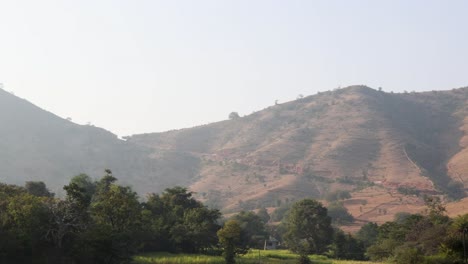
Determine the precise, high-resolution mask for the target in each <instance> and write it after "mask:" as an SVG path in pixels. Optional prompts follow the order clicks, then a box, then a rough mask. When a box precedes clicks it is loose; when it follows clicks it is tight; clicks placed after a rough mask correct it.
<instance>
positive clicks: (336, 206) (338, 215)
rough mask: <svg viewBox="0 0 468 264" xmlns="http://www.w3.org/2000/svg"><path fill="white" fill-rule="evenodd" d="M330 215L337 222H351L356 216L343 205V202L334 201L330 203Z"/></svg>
mask: <svg viewBox="0 0 468 264" xmlns="http://www.w3.org/2000/svg"><path fill="white" fill-rule="evenodd" d="M328 215H329V216H330V217H331V219H332V222H333V223H335V224H349V223H352V222H353V221H354V217H353V216H352V215H351V214H350V213H349V212H348V209H346V207H344V206H343V203H340V202H333V203H331V204H330V205H328Z"/></svg>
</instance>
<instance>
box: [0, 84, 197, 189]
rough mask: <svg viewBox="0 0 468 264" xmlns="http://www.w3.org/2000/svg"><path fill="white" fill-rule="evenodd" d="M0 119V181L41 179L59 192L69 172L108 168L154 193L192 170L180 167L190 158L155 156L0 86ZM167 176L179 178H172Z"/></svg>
mask: <svg viewBox="0 0 468 264" xmlns="http://www.w3.org/2000/svg"><path fill="white" fill-rule="evenodd" d="M0 124H2V125H1V126H0V181H1V182H8V183H15V184H20V185H22V184H24V182H25V181H30V180H40V181H44V182H46V183H47V185H48V186H49V187H50V188H51V189H52V190H53V191H55V192H59V193H60V191H61V189H62V187H63V185H65V184H67V183H68V182H69V180H70V178H71V177H72V176H74V175H77V174H80V173H87V174H89V175H90V176H92V177H100V176H102V175H103V174H104V169H106V168H110V169H112V171H113V173H114V175H115V176H116V177H117V178H119V180H120V181H121V182H122V183H124V184H128V185H132V186H134V187H135V188H136V190H138V191H140V192H141V193H146V192H152V191H155V192H158V191H161V190H162V189H163V187H166V186H168V185H173V184H175V183H178V184H184V183H185V182H184V181H183V180H180V179H181V178H182V175H184V176H185V175H190V173H191V171H187V170H186V169H185V168H189V169H190V166H191V164H194V165H196V164H197V163H196V162H194V161H193V158H191V157H185V156H184V155H183V154H181V155H178V156H177V157H174V156H173V155H172V156H171V154H170V153H169V152H168V153H166V154H165V155H164V156H162V157H161V158H160V159H157V160H155V159H153V158H151V157H150V155H151V154H152V153H153V151H152V150H150V149H148V148H146V147H143V146H137V145H134V144H129V143H127V142H125V141H123V140H120V139H118V138H117V136H116V135H114V134H112V133H110V132H108V131H106V130H104V129H101V128H97V127H94V126H82V125H77V124H74V123H72V122H70V121H68V120H65V119H63V118H60V117H58V116H56V115H54V114H52V113H49V112H47V111H44V110H42V109H40V108H38V107H36V106H34V105H33V104H31V103H29V102H28V101H26V100H23V99H20V98H18V97H16V96H14V95H12V94H10V93H8V92H5V91H3V90H1V89H0ZM178 162H179V163H182V164H184V166H183V167H182V166H180V164H178ZM167 175H175V176H178V178H179V179H178V181H177V182H174V181H173V180H172V178H171V177H169V176H167ZM163 176H165V177H163ZM166 176H167V177H166Z"/></svg>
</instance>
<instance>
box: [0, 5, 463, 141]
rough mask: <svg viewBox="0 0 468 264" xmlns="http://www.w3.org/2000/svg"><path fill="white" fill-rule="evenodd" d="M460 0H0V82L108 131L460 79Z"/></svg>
mask: <svg viewBox="0 0 468 264" xmlns="http://www.w3.org/2000/svg"><path fill="white" fill-rule="evenodd" d="M467 13H468V1H455V0H439V1H429V0H424V1H423V0H420V1H417V0H412V1H410V0H401V1H397V0H388V1H385V0H368V1H357V0H356V1H353V0H342V1H332V0H323V1H313V0H310V1H294V0H287V1H286V0H282V1H279V0H278V1H266V0H232V1H222V0H212V1H205V0H192V1H188V0H187V1H182V0H166V1H156V0H151V1H150V0H148V1H143V0H141V1H139V0H126V1H124V0H120V1H117V0H108V1H104V0H79V1H78V0H73V1H72V0H69V1H66V0H63V1H58V0H56V1H53V0H41V1H38V0H30V1H25V0H1V1H0V82H1V83H4V86H5V90H8V91H13V92H14V93H15V94H16V95H18V96H20V97H22V98H26V99H28V100H29V101H31V102H33V103H35V104H37V105H39V106H40V107H42V108H45V109H47V110H49V111H51V112H53V113H56V114H57V115H59V116H62V117H72V118H73V120H74V121H75V122H77V123H86V122H91V123H93V124H95V125H96V126H100V127H104V128H106V129H108V130H111V131H112V132H114V133H116V134H119V135H129V134H134V133H143V132H156V131H164V130H169V129H176V128H183V127H190V126H195V125H201V124H206V123H210V122H214V121H219V120H223V119H226V118H227V116H228V114H229V113H230V112H231V111H237V112H239V113H240V114H241V115H245V114H250V113H252V111H256V110H260V109H263V108H265V107H267V106H269V105H272V104H274V101H275V100H279V102H285V101H288V100H292V99H294V98H296V97H297V95H298V94H304V95H311V94H315V93H316V92H317V91H323V90H330V89H333V88H336V87H338V86H341V87H344V86H348V85H353V84H366V85H368V86H371V87H374V88H377V87H379V86H381V87H383V89H384V90H386V91H390V90H393V91H395V92H401V91H403V90H408V91H412V90H415V91H426V90H439V89H451V88H453V87H461V86H467V85H468V80H467V78H468V16H467V15H466V14H467Z"/></svg>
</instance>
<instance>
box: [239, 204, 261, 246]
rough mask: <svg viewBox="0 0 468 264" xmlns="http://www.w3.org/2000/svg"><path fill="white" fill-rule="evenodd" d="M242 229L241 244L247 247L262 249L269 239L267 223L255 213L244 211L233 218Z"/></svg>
mask: <svg viewBox="0 0 468 264" xmlns="http://www.w3.org/2000/svg"><path fill="white" fill-rule="evenodd" d="M232 219H233V220H236V221H237V222H238V223H239V225H240V227H241V229H242V239H241V243H242V244H243V245H244V246H245V247H253V248H262V247H263V245H264V241H265V239H267V238H268V232H267V230H266V226H265V222H264V221H263V220H262V219H261V218H260V216H258V215H256V214H255V213H253V212H245V211H242V212H240V213H238V214H237V215H235V216H234V217H232Z"/></svg>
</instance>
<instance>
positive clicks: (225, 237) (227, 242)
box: [217, 220, 244, 264]
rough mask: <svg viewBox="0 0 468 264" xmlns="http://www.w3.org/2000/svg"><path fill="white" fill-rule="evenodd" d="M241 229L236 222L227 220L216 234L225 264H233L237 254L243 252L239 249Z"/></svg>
mask: <svg viewBox="0 0 468 264" xmlns="http://www.w3.org/2000/svg"><path fill="white" fill-rule="evenodd" d="M241 233H242V228H241V226H240V224H239V223H238V222H237V221H236V220H229V221H227V222H226V223H225V224H224V227H223V228H221V229H220V230H219V231H218V232H217V235H218V238H219V243H220V244H221V246H222V247H223V257H224V259H225V260H226V263H227V264H234V263H236V261H235V256H236V254H238V253H239V252H244V249H243V248H239V246H240V242H241Z"/></svg>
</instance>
